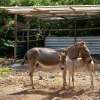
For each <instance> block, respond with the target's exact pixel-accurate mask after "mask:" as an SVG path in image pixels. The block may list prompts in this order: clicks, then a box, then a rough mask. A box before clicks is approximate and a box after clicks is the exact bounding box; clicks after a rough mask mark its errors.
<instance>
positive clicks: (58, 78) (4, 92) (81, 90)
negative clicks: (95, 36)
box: [0, 64, 100, 100]
mask: <svg viewBox="0 0 100 100" xmlns="http://www.w3.org/2000/svg"><path fill="white" fill-rule="evenodd" d="M99 65H100V64H99ZM39 76H42V77H39ZM33 80H34V86H35V89H31V86H30V80H29V76H28V73H27V72H26V71H25V70H22V69H20V68H17V69H15V70H14V71H13V72H12V73H10V74H9V75H6V76H0V100H100V72H99V71H96V75H95V81H94V84H95V88H94V90H91V89H90V88H89V87H90V77H89V75H88V74H87V73H76V75H75V89H71V88H70V89H69V88H68V86H66V89H62V72H61V71H54V72H41V71H39V72H35V73H34V78H33ZM67 81H68V79H67Z"/></svg>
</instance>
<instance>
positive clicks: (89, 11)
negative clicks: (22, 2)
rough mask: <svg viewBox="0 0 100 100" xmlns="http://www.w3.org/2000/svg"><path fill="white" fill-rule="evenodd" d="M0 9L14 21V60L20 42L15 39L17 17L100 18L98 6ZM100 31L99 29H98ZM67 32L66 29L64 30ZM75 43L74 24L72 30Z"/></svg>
mask: <svg viewBox="0 0 100 100" xmlns="http://www.w3.org/2000/svg"><path fill="white" fill-rule="evenodd" d="M0 9H4V10H6V11H7V12H8V13H9V14H13V15H14V16H15V17H14V20H15V37H16V38H15V49H14V58H15V59H16V58H17V43H18V42H22V41H18V39H17V32H18V29H17V15H22V16H25V17H28V19H30V17H37V18H38V19H39V20H40V19H42V20H55V19H56V20H61V19H63V18H65V17H68V18H69V19H70V18H73V17H76V18H79V17H87V18H88V17H100V6H99V5H63V6H13V7H0ZM99 29H100V27H99ZM26 30H27V49H29V43H30V41H31V40H30V39H29V31H31V30H33V31H34V29H30V28H29V27H27V29H26ZM65 30H68V29H65ZM38 31H40V32H41V29H40V28H38ZM74 34H75V38H74V40H75V41H76V24H75V29H74Z"/></svg>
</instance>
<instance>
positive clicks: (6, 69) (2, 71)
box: [0, 66, 12, 76]
mask: <svg viewBox="0 0 100 100" xmlns="http://www.w3.org/2000/svg"><path fill="white" fill-rule="evenodd" d="M10 72H12V68H10V67H8V66H3V67H2V68H0V76H1V75H7V74H9V73H10Z"/></svg>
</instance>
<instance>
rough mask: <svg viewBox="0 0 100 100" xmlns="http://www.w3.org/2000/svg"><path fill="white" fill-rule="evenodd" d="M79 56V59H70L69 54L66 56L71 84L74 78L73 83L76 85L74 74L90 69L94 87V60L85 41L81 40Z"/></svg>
mask: <svg viewBox="0 0 100 100" xmlns="http://www.w3.org/2000/svg"><path fill="white" fill-rule="evenodd" d="M79 57H80V58H77V59H70V58H69V56H67V57H66V64H67V68H68V70H69V85H70V81H71V78H72V83H73V87H74V74H75V72H76V71H79V72H81V71H84V72H86V71H88V72H89V73H90V78H91V88H92V89H93V87H94V84H93V75H94V62H93V59H92V57H91V55H90V51H89V49H88V47H87V46H86V43H85V42H81V44H80V48H79Z"/></svg>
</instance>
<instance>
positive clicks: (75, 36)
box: [74, 20, 77, 43]
mask: <svg viewBox="0 0 100 100" xmlns="http://www.w3.org/2000/svg"><path fill="white" fill-rule="evenodd" d="M74 24H75V27H74V28H75V30H74V43H76V42H77V33H76V32H77V31H76V20H75V22H74Z"/></svg>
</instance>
